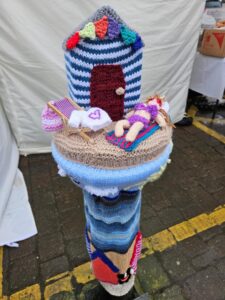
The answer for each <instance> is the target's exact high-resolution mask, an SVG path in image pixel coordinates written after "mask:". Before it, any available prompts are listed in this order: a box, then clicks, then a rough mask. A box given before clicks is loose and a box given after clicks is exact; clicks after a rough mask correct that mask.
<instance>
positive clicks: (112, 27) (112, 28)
mask: <svg viewBox="0 0 225 300" xmlns="http://www.w3.org/2000/svg"><path fill="white" fill-rule="evenodd" d="M119 34H120V25H119V23H117V22H116V21H115V20H114V19H113V18H110V17H109V18H108V37H109V38H110V39H111V40H112V39H114V38H116V37H118V36H119Z"/></svg>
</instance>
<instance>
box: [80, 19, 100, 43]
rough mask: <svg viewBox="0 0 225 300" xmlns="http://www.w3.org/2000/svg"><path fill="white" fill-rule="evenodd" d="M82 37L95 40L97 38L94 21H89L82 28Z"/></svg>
mask: <svg viewBox="0 0 225 300" xmlns="http://www.w3.org/2000/svg"><path fill="white" fill-rule="evenodd" d="M79 34H80V37H82V38H89V39H91V40H94V39H95V38H96V35H95V25H94V23H93V22H89V23H87V24H86V25H85V26H84V28H83V29H82V30H80V32H79Z"/></svg>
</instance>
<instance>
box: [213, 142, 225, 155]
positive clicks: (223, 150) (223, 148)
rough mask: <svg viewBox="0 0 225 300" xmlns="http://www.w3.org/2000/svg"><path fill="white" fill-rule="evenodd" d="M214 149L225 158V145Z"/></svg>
mask: <svg viewBox="0 0 225 300" xmlns="http://www.w3.org/2000/svg"><path fill="white" fill-rule="evenodd" d="M214 149H215V150H216V151H217V152H218V153H219V154H220V155H222V156H225V145H224V144H222V143H220V144H219V145H216V146H214Z"/></svg>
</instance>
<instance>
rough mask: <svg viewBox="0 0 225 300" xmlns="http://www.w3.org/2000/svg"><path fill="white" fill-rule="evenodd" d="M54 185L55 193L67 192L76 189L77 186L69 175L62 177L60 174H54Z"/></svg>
mask: <svg viewBox="0 0 225 300" xmlns="http://www.w3.org/2000/svg"><path fill="white" fill-rule="evenodd" d="M52 186H53V189H54V193H63V194H65V193H67V192H68V191H74V189H75V188H76V186H74V184H73V183H72V181H71V180H70V179H69V178H68V177H61V176H59V175H57V176H52Z"/></svg>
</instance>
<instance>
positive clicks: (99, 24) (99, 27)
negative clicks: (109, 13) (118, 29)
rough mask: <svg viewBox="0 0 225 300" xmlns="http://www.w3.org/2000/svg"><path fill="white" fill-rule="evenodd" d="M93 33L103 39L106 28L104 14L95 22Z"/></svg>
mask: <svg viewBox="0 0 225 300" xmlns="http://www.w3.org/2000/svg"><path fill="white" fill-rule="evenodd" d="M94 24H95V33H96V35H97V36H98V37H99V38H100V39H104V37H105V35H106V33H107V29H108V18H107V17H106V16H104V17H103V18H101V19H100V20H98V21H96V22H95V23H94Z"/></svg>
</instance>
